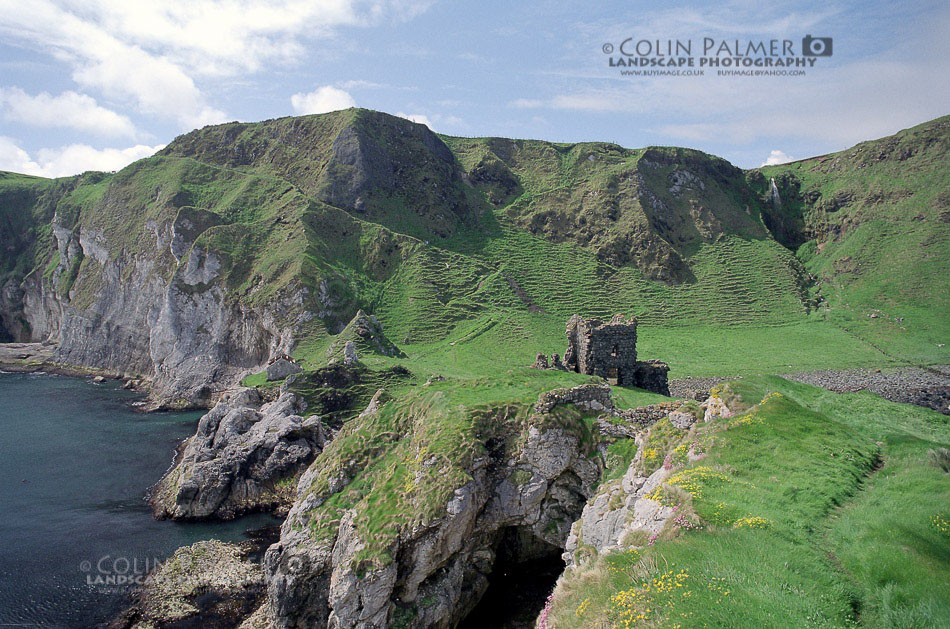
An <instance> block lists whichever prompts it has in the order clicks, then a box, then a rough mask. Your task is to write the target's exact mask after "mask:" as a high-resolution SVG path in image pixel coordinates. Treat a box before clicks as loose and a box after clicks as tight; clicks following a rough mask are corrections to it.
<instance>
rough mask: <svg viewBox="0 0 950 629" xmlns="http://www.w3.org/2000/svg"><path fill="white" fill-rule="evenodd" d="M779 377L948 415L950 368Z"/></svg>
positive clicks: (841, 371)
mask: <svg viewBox="0 0 950 629" xmlns="http://www.w3.org/2000/svg"><path fill="white" fill-rule="evenodd" d="M782 377H783V378H786V379H788V380H794V381H796V382H802V383H805V384H810V385H814V386H816V387H822V388H823V389H828V390H829V391H834V392H836V393H853V392H855V391H870V392H872V393H876V394H877V395H880V396H881V397H882V398H884V399H886V400H891V401H893V402H903V403H905V404H917V405H918V406H926V407H927V408H932V409H934V410H935V411H940V412H941V413H943V414H945V415H950V367H948V366H945V365H944V366H940V367H936V368H934V369H933V370H932V371H931V370H927V371H924V370H923V369H918V368H916V367H904V368H900V369H825V370H821V371H811V372H804V373H792V374H782Z"/></svg>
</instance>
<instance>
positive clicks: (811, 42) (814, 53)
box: [802, 35, 832, 57]
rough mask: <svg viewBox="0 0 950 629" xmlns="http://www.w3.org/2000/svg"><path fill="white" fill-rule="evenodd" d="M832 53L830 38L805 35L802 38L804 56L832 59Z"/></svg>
mask: <svg viewBox="0 0 950 629" xmlns="http://www.w3.org/2000/svg"><path fill="white" fill-rule="evenodd" d="M831 51H832V45H831V38H830V37H812V36H811V35H805V37H803V38H802V54H803V55H806V56H808V57H830V56H831Z"/></svg>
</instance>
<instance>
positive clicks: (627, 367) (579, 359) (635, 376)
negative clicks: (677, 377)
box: [532, 314, 670, 395]
mask: <svg viewBox="0 0 950 629" xmlns="http://www.w3.org/2000/svg"><path fill="white" fill-rule="evenodd" d="M551 359H552V360H551V362H550V363H549V362H548V357H547V356H546V355H545V354H538V357H537V360H536V362H535V363H534V365H532V367H534V368H535V369H561V370H566V371H576V372H577V373H583V374H587V375H591V376H600V377H601V378H604V379H605V380H613V381H615V382H616V383H617V384H618V385H620V386H626V387H639V388H641V389H646V390H648V391H653V392H655V393H659V394H661V395H669V394H670V387H669V381H668V379H667V374H669V371H670V366H669V365H667V364H666V363H665V362H663V361H661V360H637V320H636V319H635V318H633V317H631V318H630V319H629V320H627V319H624V318H623V316H622V315H619V314H618V315H614V317H613V318H612V319H611V320H610V321H608V322H607V323H604V322H603V321H600V320H598V319H584V318H581V316H580V315H574V316H573V317H571V319H570V321H568V322H567V351H566V352H564V361H563V362H561V358H560V357H559V356H558V355H557V354H553V355H552V356H551Z"/></svg>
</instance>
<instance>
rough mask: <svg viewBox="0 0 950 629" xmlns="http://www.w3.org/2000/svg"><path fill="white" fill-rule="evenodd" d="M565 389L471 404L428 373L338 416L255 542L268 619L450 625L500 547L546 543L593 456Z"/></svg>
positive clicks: (566, 521) (559, 535)
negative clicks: (394, 395) (290, 503)
mask: <svg viewBox="0 0 950 629" xmlns="http://www.w3.org/2000/svg"><path fill="white" fill-rule="evenodd" d="M593 388H594V389H597V390H596V391H594V393H595V394H597V395H599V394H600V391H599V389H600V388H599V387H593ZM432 389H434V390H432ZM607 395H608V400H609V393H608V394H607ZM576 397H577V400H578V401H576V403H575V404H556V405H554V406H549V405H547V406H543V407H542V406H540V405H539V406H538V407H535V406H534V405H532V404H530V403H527V404H526V403H523V402H508V403H491V404H488V405H487V406H482V405H474V406H472V405H465V404H459V403H458V398H457V396H455V395H453V393H452V392H451V390H450V389H448V388H447V387H443V388H442V389H440V388H438V386H437V385H435V384H434V385H432V387H431V389H430V390H426V391H423V392H420V393H418V394H413V395H409V396H408V397H405V398H403V399H400V400H398V401H396V400H394V401H390V402H388V403H386V404H384V405H382V406H377V405H373V406H371V408H369V409H367V411H366V412H365V413H363V414H362V415H361V416H360V417H359V418H357V419H355V420H353V421H352V422H349V423H347V424H346V425H345V426H344V428H343V430H342V432H341V433H340V434H339V435H337V437H336V438H335V439H334V440H333V442H331V443H330V444H329V445H328V446H327V448H326V450H325V451H324V454H323V455H322V456H321V457H320V459H319V463H318V464H314V465H313V466H312V467H311V469H310V470H309V471H308V472H307V473H306V474H305V475H304V476H303V477H302V478H301V480H300V484H299V485H298V495H297V502H296V504H295V505H294V508H293V509H292V510H291V512H290V514H289V515H288V517H287V519H286V521H285V522H284V525H283V527H282V529H281V539H280V542H279V543H278V544H276V545H274V546H272V547H271V548H270V550H269V551H268V553H267V558H266V561H265V570H266V574H267V580H268V599H269V613H270V614H272V615H273V618H274V622H275V623H276V625H277V626H281V627H305V626H331V627H350V626H362V627H387V626H392V625H393V624H398V623H403V625H406V626H420V627H421V626H425V627H452V626H455V624H456V623H457V622H458V621H459V620H461V619H462V618H463V617H464V616H465V615H466V614H467V613H468V612H469V611H470V610H471V609H472V608H473V607H474V606H475V604H476V603H477V602H478V600H479V598H480V597H481V596H482V594H483V593H484V592H485V590H486V589H487V587H488V583H489V576H490V575H491V574H492V571H493V568H494V566H495V564H496V562H498V561H500V556H501V555H504V556H505V560H506V561H509V562H518V561H526V560H529V559H532V558H533V557H538V556H546V555H551V554H553V555H554V556H557V555H558V554H559V553H560V551H561V549H562V548H563V546H564V542H565V540H566V538H567V535H568V532H569V529H570V526H571V523H572V522H573V521H574V520H575V519H576V518H577V517H578V516H579V515H580V512H581V509H582V508H583V506H584V503H585V502H586V500H587V498H588V497H589V496H590V495H591V493H592V491H593V487H594V485H595V484H596V482H597V480H598V479H599V477H600V473H601V469H602V463H601V459H600V457H599V456H598V455H597V451H596V445H597V435H596V428H594V422H593V417H594V415H596V411H595V410H593V409H594V407H595V406H597V405H596V404H593V403H585V402H584V401H583V399H586V397H585V396H583V395H578V396H576ZM595 397H596V395H595ZM600 408H603V406H600Z"/></svg>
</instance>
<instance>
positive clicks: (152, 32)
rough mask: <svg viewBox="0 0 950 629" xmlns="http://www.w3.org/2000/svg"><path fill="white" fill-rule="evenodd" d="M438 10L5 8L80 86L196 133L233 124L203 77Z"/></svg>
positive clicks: (247, 69) (224, 2) (5, 29)
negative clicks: (353, 29) (201, 83)
mask: <svg viewBox="0 0 950 629" xmlns="http://www.w3.org/2000/svg"><path fill="white" fill-rule="evenodd" d="M429 4H431V0H310V1H307V0H267V1H264V2H256V3H251V2H247V1H246V0H190V1H188V2H168V1H166V0H136V1H135V2H129V1H128V0H31V1H30V2H22V0H0V35H2V36H3V37H4V40H5V41H6V42H8V43H10V42H17V43H26V44H27V45H29V46H31V47H33V48H37V49H39V50H41V51H42V52H45V53H48V54H49V55H51V56H52V57H53V58H55V59H57V60H59V61H61V62H65V63H66V64H68V65H69V66H70V67H71V69H72V76H73V79H74V80H75V81H76V82H77V83H79V84H80V85H82V86H84V87H85V88H87V89H95V90H101V92H102V93H103V94H105V95H106V96H108V97H109V98H112V99H126V100H129V101H131V102H132V103H133V104H134V105H135V106H136V107H137V108H138V110H139V111H141V112H142V113H146V114H150V115H157V116H160V117H163V118H167V119H172V120H176V121H177V122H178V123H179V124H180V125H181V126H182V127H184V128H190V127H194V126H200V125H202V124H209V123H215V122H223V121H225V120H227V119H228V116H227V114H225V112H223V111H221V110H219V109H216V108H215V107H213V106H212V105H211V104H210V103H208V102H207V99H206V98H205V96H204V94H203V93H202V91H201V90H200V89H199V87H198V85H197V84H196V79H198V78H201V77H206V78H219V77H235V76H240V75H244V74H247V73H254V72H259V71H260V70H261V69H262V68H264V67H267V66H268V65H273V64H275V63H283V62H292V61H297V60H300V59H302V58H303V57H304V55H305V54H313V53H314V50H313V49H312V47H311V48H308V47H307V46H305V45H304V44H305V42H306V41H307V40H313V39H317V38H329V37H332V36H333V35H335V34H336V32H337V30H338V29H339V28H341V27H347V26H366V25H372V24H379V23H383V22H384V21H387V20H388V21H403V20H408V19H411V18H412V17H414V16H415V15H417V14H418V13H420V12H422V11H424V10H425V9H426V8H428V6H429Z"/></svg>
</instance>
